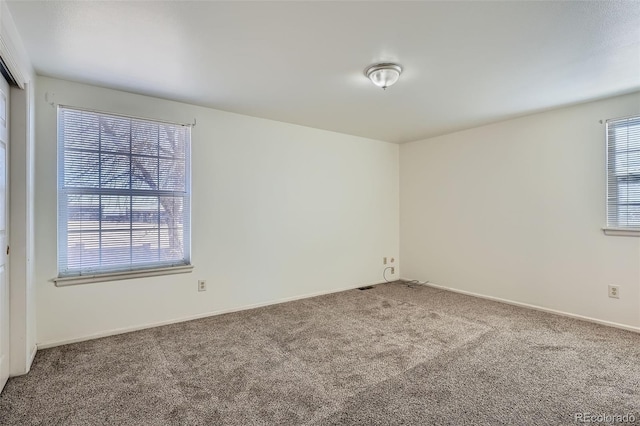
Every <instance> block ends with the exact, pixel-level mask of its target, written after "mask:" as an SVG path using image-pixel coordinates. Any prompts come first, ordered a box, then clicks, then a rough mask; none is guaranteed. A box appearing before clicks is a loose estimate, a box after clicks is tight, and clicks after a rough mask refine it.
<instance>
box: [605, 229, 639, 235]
mask: <svg viewBox="0 0 640 426" xmlns="http://www.w3.org/2000/svg"><path fill="white" fill-rule="evenodd" d="M602 231H604V234H605V235H611V236H616V237H640V229H631V228H602Z"/></svg>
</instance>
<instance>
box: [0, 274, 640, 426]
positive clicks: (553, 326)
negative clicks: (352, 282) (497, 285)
mask: <svg viewBox="0 0 640 426" xmlns="http://www.w3.org/2000/svg"><path fill="white" fill-rule="evenodd" d="M576 413H591V414H590V415H592V416H593V415H609V416H614V415H620V416H622V415H625V414H632V415H633V416H635V419H636V421H635V424H640V335H638V334H635V333H631V332H625V331H622V330H617V329H613V328H608V327H604V326H598V325H594V324H591V323H587V322H581V321H577V320H572V319H568V318H564V317H559V316H555V315H551V314H546V313H541V312H537V311H532V310H527V309H522V308H517V307H513V306H510V305H505V304H500V303H495V302H490V301H486V300H482V299H476V298H473V297H469V296H464V295H460V294H456V293H451V292H447V291H442V290H436V289H433V288H428V287H422V286H420V287H417V288H409V287H407V286H406V285H404V284H401V283H393V284H384V285H379V286H376V287H374V288H373V289H371V290H366V291H360V290H352V291H347V292H342V293H335V294H331V295H327V296H320V297H315V298H312V299H305V300H301V301H295V302H289V303H285V304H280V305H274V306H269V307H265V308H260V309H253V310H249V311H243V312H238V313H233V314H226V315H220V316H216V317H211V318H206V319H201V320H196V321H190V322H186V323H181V324H175V325H170V326H164V327H159V328H155V329H150V330H144V331H139V332H135V333H129V334H124V335H119V336H114V337H109V338H104V339H98V340H93V341H88V342H83V343H78V344H73V345H67V346H61V347H57V348H52V349H47V350H42V351H39V352H38V355H37V357H36V359H35V362H34V364H33V368H32V371H31V373H29V374H28V375H26V376H22V377H17V378H13V379H10V380H9V382H8V383H7V386H6V388H5V391H4V392H3V393H2V395H0V424H2V425H32V424H46V425H107V424H109V425H112V424H128V425H140V424H149V425H164V424H176V425H178V424H180V425H197V424H201V425H218V424H230V425H253V424H255V425H272V424H277V425H296V424H312V425H338V424H358V425H396V424H398V425H399V424H407V425H408V424H415V425H432V424H433V425H435V424H437V425H462V424H478V425H483V424H514V425H523V424H539V425H556V424H567V425H569V424H576V423H575V415H576ZM596 419H597V418H596ZM608 419H609V420H613V421H615V420H616V418H615V417H610V418H608ZM627 419H628V417H627Z"/></svg>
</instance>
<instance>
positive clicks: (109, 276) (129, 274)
mask: <svg viewBox="0 0 640 426" xmlns="http://www.w3.org/2000/svg"><path fill="white" fill-rule="evenodd" d="M192 271H193V265H180V266H170V267H167V268H153V269H141V270H139V271H124V272H105V273H101V274H95V275H77V276H73V277H58V278H54V279H52V280H51V281H53V282H54V283H55V284H56V287H66V286H69V285H78V284H91V283H100V282H104V281H118V280H128V279H132V278H145V277H157V276H159V275H173V274H188V273H189V272H192Z"/></svg>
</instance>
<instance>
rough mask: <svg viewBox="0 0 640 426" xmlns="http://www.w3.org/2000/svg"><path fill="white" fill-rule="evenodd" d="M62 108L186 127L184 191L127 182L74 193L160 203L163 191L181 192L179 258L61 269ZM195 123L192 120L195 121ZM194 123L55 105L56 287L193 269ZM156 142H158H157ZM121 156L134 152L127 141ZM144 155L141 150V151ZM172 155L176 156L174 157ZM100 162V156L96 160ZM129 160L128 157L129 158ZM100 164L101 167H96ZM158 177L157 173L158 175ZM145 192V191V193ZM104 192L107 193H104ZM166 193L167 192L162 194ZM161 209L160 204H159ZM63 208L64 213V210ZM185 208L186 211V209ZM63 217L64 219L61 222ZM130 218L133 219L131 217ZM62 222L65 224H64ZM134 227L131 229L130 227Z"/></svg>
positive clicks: (63, 233) (64, 231)
mask: <svg viewBox="0 0 640 426" xmlns="http://www.w3.org/2000/svg"><path fill="white" fill-rule="evenodd" d="M63 110H71V111H75V112H79V113H88V114H95V115H98V116H106V117H113V118H116V119H117V118H121V119H126V120H130V123H131V122H133V121H137V122H142V123H144V124H146V125H149V124H153V125H158V126H161V125H169V126H175V127H185V128H188V130H187V131H186V134H185V136H186V141H185V144H186V146H185V152H184V173H185V182H184V185H185V186H184V191H175V190H168V191H165V190H163V189H160V187H159V186H158V187H157V189H155V190H153V189H151V190H138V189H134V188H133V187H132V186H131V183H130V184H129V187H128V189H116V190H114V189H106V190H105V188H102V187H101V186H100V184H99V186H98V187H97V188H95V190H91V189H79V190H78V191H77V192H78V193H80V194H82V193H86V194H89V193H92V195H100V196H104V195H108V194H109V193H111V192H113V193H115V192H120V196H129V197H133V196H144V197H157V198H158V202H160V198H161V197H162V196H163V194H164V193H165V192H173V193H174V195H172V196H175V193H178V194H179V193H181V192H182V193H183V194H184V195H182V196H179V197H178V198H179V199H182V200H183V201H182V202H183V203H184V204H183V207H182V208H183V213H181V214H182V215H183V216H182V219H183V226H182V245H181V247H182V253H183V256H182V257H183V259H182V261H173V262H172V261H169V262H161V261H158V262H150V263H148V264H143V263H141V264H139V266H135V265H131V264H130V265H129V267H122V268H121V267H114V268H108V267H107V268H102V270H100V269H101V268H96V269H94V268H86V269H84V268H80V269H79V270H74V271H68V270H67V271H64V270H61V265H62V264H63V262H64V261H61V256H63V253H62V250H61V248H62V244H66V241H67V233H68V229H69V228H68V226H67V224H68V221H67V220H66V218H65V217H62V216H63V215H64V214H68V211H67V209H68V206H67V207H65V208H64V209H62V208H61V203H63V202H65V201H64V200H65V199H66V198H65V197H66V196H68V195H69V193H68V192H67V191H68V188H66V187H64V183H63V182H60V180H61V179H64V176H63V175H62V173H64V169H61V167H62V168H63V167H64V161H65V154H66V150H65V145H64V137H63V135H62V133H61V126H62V123H61V120H62V112H63ZM194 123H195V122H194ZM193 126H194V124H183V123H175V122H170V121H165V120H159V119H151V118H146V117H138V116H132V115H127V114H121V113H113V112H107V111H99V110H93V109H89V108H82V107H75V106H66V105H58V106H57V111H56V128H57V140H56V150H57V156H56V157H57V184H56V202H57V207H56V220H57V222H56V226H57V240H56V249H57V256H56V258H57V265H56V267H57V276H56V278H53V279H52V281H53V282H54V283H55V285H56V286H67V285H75V284H86V283H93V282H103V281H116V280H123V279H131V278H142V277H152V276H160V275H171V274H180V273H189V272H191V271H192V270H193V265H192V263H191V204H192V203H191V197H192V190H191V166H192V160H191V128H192V127H193ZM158 129H160V127H158ZM129 132H130V133H129V138H131V131H129ZM158 143H159V142H158ZM97 152H98V153H99V156H100V155H102V154H101V153H102V149H101V147H99V148H98V149H97ZM122 155H124V156H129V157H130V158H131V157H132V156H133V155H134V152H133V151H132V145H131V141H130V145H129V150H128V151H122ZM157 155H158V161H160V159H161V158H162V156H161V154H160V153H159V152H158V154H157ZM143 156H144V153H143ZM174 158H175V157H174ZM98 161H99V162H100V164H102V163H101V161H102V158H101V157H99V160H98ZM130 161H131V160H130ZM99 167H100V166H99ZM128 176H129V179H130V182H131V176H132V168H131V166H130V167H129V172H128ZM158 176H159V175H158ZM159 184H160V182H159V181H158V183H157V185H159ZM147 191H148V192H147ZM105 192H106V193H105ZM138 192H140V193H144V194H138ZM165 196H167V195H165ZM159 208H160V207H159ZM63 210H64V212H63ZM185 210H186V211H185ZM158 214H160V210H158ZM63 219H64V221H62V220H63ZM130 220H132V219H130ZM158 220H160V218H158ZM63 224H64V225H63ZM130 229H133V228H130ZM161 229H162V226H161V225H159V228H158V231H159V232H160V230H161ZM97 232H99V233H100V234H102V232H103V229H102V228H100V229H99V230H98V231H97ZM133 247H134V246H133V245H129V246H128V250H129V251H130V252H131V251H132V250H133ZM64 251H65V253H64V255H65V256H67V259H66V262H68V260H69V257H68V247H67V248H65V249H64Z"/></svg>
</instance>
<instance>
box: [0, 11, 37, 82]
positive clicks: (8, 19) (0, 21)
mask: <svg viewBox="0 0 640 426" xmlns="http://www.w3.org/2000/svg"><path fill="white" fill-rule="evenodd" d="M0 7H2V10H1V12H0V17H1V18H0V57H2V60H3V61H4V63H5V65H6V66H7V69H8V71H9V73H11V76H12V77H13V78H14V80H15V81H16V84H17V85H18V87H19V88H20V89H24V85H25V83H27V82H28V81H27V79H26V75H27V73H28V71H29V70H25V69H24V66H22V64H21V63H20V60H19V59H20V56H19V52H18V50H19V49H21V48H22V49H23V50H24V48H23V47H22V43H21V42H22V40H20V35H19V33H18V30H17V28H16V27H15V23H14V22H13V17H12V16H11V13H10V12H9V8H8V7H7V6H6V2H4V1H3V2H2V5H1V6H0ZM16 43H18V46H16ZM29 65H30V64H29Z"/></svg>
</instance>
